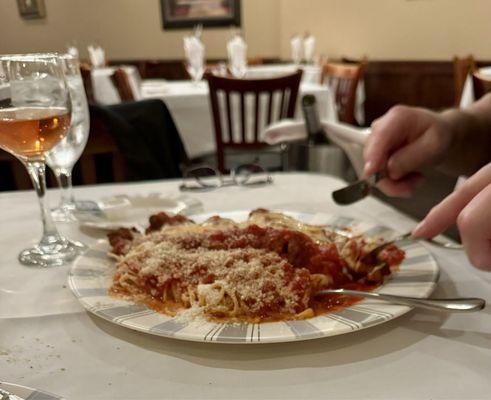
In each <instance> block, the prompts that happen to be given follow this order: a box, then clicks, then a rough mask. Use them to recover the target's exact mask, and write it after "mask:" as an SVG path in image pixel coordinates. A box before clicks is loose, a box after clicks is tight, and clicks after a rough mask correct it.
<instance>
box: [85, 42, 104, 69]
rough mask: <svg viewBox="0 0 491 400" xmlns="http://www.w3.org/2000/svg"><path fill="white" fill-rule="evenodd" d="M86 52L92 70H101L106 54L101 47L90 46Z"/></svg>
mask: <svg viewBox="0 0 491 400" xmlns="http://www.w3.org/2000/svg"><path fill="white" fill-rule="evenodd" d="M87 50H88V51H89V59H90V63H91V64H92V66H93V67H94V68H102V67H104V66H105V65H106V52H105V51H104V49H103V48H102V47H100V46H93V45H90V46H88V47H87Z"/></svg>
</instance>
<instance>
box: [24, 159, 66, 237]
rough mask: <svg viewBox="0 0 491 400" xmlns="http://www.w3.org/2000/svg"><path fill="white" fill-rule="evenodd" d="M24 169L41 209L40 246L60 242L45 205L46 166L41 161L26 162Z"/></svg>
mask: <svg viewBox="0 0 491 400" xmlns="http://www.w3.org/2000/svg"><path fill="white" fill-rule="evenodd" d="M26 167H27V171H28V172H29V176H30V177H31V180H32V184H33V185H34V190H35V191H36V194H37V197H38V200H39V208H40V209H41V221H42V223H43V237H42V239H41V242H40V244H41V245H43V246H46V245H47V246H49V245H51V244H53V243H55V242H60V241H61V240H62V239H61V237H60V234H59V233H58V230H57V229H56V226H55V224H54V222H53V220H52V218H51V213H50V212H49V210H48V209H47V204H46V165H45V163H44V162H41V161H28V162H26Z"/></svg>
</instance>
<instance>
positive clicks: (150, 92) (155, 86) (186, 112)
mask: <svg viewBox="0 0 491 400" xmlns="http://www.w3.org/2000/svg"><path fill="white" fill-rule="evenodd" d="M305 94H313V95H315V97H316V99H317V103H318V107H319V114H320V117H321V118H322V119H326V120H330V121H331V120H337V114H336V111H335V106H334V100H333V98H332V94H331V92H330V91H329V89H328V88H327V87H325V86H322V85H320V84H316V83H302V84H301V85H300V90H299V100H300V99H301V97H302V96H303V95H305ZM142 98H160V99H162V100H163V101H164V102H165V104H166V105H167V107H168V108H169V110H170V112H171V114H172V117H173V118H174V122H175V123H176V125H177V128H178V130H179V133H180V134H181V138H182V140H183V143H184V146H185V147H186V150H187V152H188V155H189V156H190V157H191V158H193V157H198V156H201V155H205V154H211V153H213V152H214V151H215V149H216V146H215V133H214V128H213V119H212V114H211V107H210V102H209V91H208V84H207V82H205V81H202V82H198V83H197V84H195V83H193V82H191V81H169V82H166V81H161V80H160V81H159V80H154V79H152V80H148V81H143V84H142ZM299 104H300V102H299ZM296 116H297V118H299V119H301V118H303V117H302V113H301V110H300V106H298V108H297V113H296Z"/></svg>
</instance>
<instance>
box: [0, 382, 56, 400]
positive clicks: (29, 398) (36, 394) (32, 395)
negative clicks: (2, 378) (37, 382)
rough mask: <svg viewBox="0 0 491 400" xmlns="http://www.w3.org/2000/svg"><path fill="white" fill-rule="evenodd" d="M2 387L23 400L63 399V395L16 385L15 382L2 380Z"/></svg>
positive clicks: (0, 386) (0, 387) (0, 383)
mask: <svg viewBox="0 0 491 400" xmlns="http://www.w3.org/2000/svg"><path fill="white" fill-rule="evenodd" d="M0 389H3V390H6V391H7V392H9V393H10V394H13V395H15V396H18V397H20V398H21V399H23V400H61V399H63V397H61V396H57V395H54V394H51V393H48V392H44V391H42V390H37V389H32V388H29V387H26V386H21V385H14V384H13V383H7V382H0Z"/></svg>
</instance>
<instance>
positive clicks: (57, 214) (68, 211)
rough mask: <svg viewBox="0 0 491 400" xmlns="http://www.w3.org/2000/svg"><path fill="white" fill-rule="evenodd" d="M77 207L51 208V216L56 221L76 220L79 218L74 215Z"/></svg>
mask: <svg viewBox="0 0 491 400" xmlns="http://www.w3.org/2000/svg"><path fill="white" fill-rule="evenodd" d="M75 210H76V207H73V208H71V207H70V208H69V207H57V208H53V209H52V210H51V218H53V221H55V222H75V221H77V218H76V217H75V215H73V211H75Z"/></svg>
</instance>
